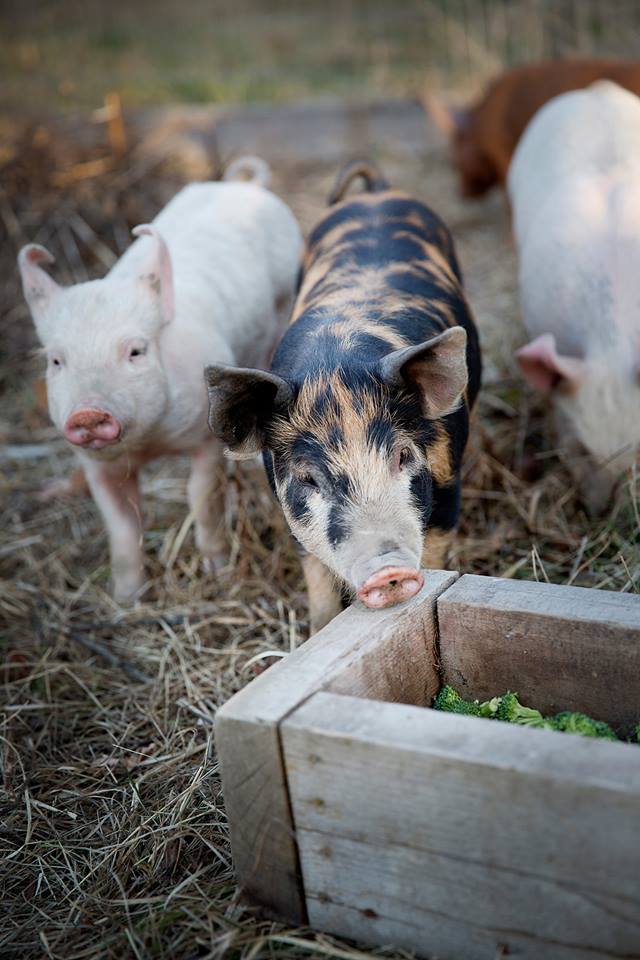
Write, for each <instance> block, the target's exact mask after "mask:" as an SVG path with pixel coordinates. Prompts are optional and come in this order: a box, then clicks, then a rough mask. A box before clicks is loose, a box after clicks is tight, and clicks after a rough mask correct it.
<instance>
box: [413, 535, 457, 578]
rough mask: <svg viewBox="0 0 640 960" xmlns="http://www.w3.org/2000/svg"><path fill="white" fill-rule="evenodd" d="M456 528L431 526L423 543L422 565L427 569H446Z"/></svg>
mask: <svg viewBox="0 0 640 960" xmlns="http://www.w3.org/2000/svg"><path fill="white" fill-rule="evenodd" d="M454 536H455V530H441V529H439V528H438V527H430V528H429V530H428V531H427V535H426V537H425V538H424V543H423V545H422V558H421V561H420V565H421V566H422V567H424V568H425V569H426V570H446V569H447V557H448V555H449V550H450V549H451V543H452V541H453V538H454Z"/></svg>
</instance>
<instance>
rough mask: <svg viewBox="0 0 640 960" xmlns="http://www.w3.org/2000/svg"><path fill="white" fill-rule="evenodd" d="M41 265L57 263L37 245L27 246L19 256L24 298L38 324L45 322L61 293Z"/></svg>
mask: <svg viewBox="0 0 640 960" xmlns="http://www.w3.org/2000/svg"><path fill="white" fill-rule="evenodd" d="M41 263H47V264H51V263H55V257H54V256H53V255H52V254H51V253H49V251H48V250H45V248H44V247H41V246H40V245H39V244H37V243H29V244H27V246H26V247H23V248H22V250H21V251H20V253H19V254H18V269H19V270H20V277H21V279H22V289H23V291H24V298H25V300H26V301H27V303H28V304H29V309H30V310H31V315H32V317H33V319H34V322H35V323H36V324H39V323H40V322H41V321H42V320H43V318H44V315H45V313H46V312H47V310H48V308H49V306H50V304H51V301H52V299H53V297H55V295H56V294H57V293H58V292H59V291H60V287H59V286H58V284H57V283H56V282H55V280H54V279H53V278H52V277H50V276H49V274H48V273H47V272H46V270H43V269H42V267H41V266H40V264H41Z"/></svg>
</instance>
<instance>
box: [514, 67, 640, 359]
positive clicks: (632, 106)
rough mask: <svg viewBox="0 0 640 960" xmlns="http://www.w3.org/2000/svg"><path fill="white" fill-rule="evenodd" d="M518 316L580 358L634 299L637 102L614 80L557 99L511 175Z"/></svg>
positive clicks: (639, 225) (626, 316)
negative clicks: (519, 307)
mask: <svg viewBox="0 0 640 960" xmlns="http://www.w3.org/2000/svg"><path fill="white" fill-rule="evenodd" d="M509 195H510V199H511V203H512V211H513V223H514V233H515V237H516V242H517V246H518V253H519V271H520V294H521V306H522V312H523V319H524V322H525V326H526V328H527V330H528V332H529V334H530V335H531V336H537V335H539V334H541V333H545V332H553V333H554V334H555V335H556V339H557V342H558V346H559V348H560V349H561V351H563V352H568V353H573V354H576V353H577V354H578V355H581V354H582V353H584V351H585V349H587V350H588V349H589V348H590V347H591V349H596V348H597V346H598V345H600V346H601V345H602V344H603V343H604V342H605V341H607V340H608V339H610V338H611V336H612V331H613V329H614V326H616V325H617V326H622V327H623V326H624V325H625V324H628V323H629V320H630V318H633V317H635V316H636V313H637V306H634V305H635V304H637V303H638V302H639V301H640V278H639V276H638V274H639V272H638V271H637V269H635V265H636V264H637V263H639V262H640V100H639V99H638V98H637V97H636V96H635V95H634V94H630V93H628V92H627V91H625V90H622V89H620V88H619V87H616V86H615V85H614V84H612V83H608V82H602V83H598V84H596V85H594V86H593V87H591V88H589V89H588V90H586V91H579V92H576V93H570V94H566V95H564V96H562V97H558V98H557V99H556V100H555V101H552V102H551V103H550V104H549V105H548V106H547V107H545V108H544V109H543V110H542V111H540V114H539V115H538V117H536V118H535V119H534V120H533V121H532V123H531V124H530V126H529V127H528V128H527V131H526V133H525V136H524V138H523V140H522V141H521V144H520V146H519V147H518V150H517V151H516V155H515V157H514V162H513V164H512V167H511V171H510V173H509Z"/></svg>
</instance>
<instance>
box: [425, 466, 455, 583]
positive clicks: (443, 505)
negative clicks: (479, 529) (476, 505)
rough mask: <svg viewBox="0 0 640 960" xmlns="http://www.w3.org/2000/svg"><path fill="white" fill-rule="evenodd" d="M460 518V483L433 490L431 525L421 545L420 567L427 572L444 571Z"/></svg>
mask: <svg viewBox="0 0 640 960" xmlns="http://www.w3.org/2000/svg"><path fill="white" fill-rule="evenodd" d="M459 516H460V481H459V479H456V480H455V481H454V483H452V484H451V485H446V486H445V485H442V486H440V485H438V486H437V487H435V490H434V505H433V512H432V514H431V523H430V525H429V529H428V530H427V532H426V535H425V538H424V543H423V545H422V558H421V561H420V562H421V565H422V566H423V567H424V568H425V569H427V570H445V569H446V567H447V558H448V555H449V550H450V549H451V544H452V542H453V538H454V537H455V534H456V529H457V526H458V518H459Z"/></svg>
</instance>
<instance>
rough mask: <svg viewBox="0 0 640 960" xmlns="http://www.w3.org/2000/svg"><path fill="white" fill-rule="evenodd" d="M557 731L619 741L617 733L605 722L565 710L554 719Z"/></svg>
mask: <svg viewBox="0 0 640 960" xmlns="http://www.w3.org/2000/svg"><path fill="white" fill-rule="evenodd" d="M553 724H554V728H555V729H556V730H561V731H562V732H563V733H578V734H579V735H580V736H581V737H600V738H601V739H603V740H617V739H618V738H617V737H616V735H615V733H614V732H613V730H612V729H611V727H610V726H609V724H607V723H605V722H604V720H592V719H591V717H587V716H585V714H584V713H572V712H571V711H570V710H565V711H563V712H562V713H558V714H556V716H555V717H553Z"/></svg>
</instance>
